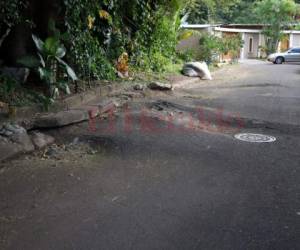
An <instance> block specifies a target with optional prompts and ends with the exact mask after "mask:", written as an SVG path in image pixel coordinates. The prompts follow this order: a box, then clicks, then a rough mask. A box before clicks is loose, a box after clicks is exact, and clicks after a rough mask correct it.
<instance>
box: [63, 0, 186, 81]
mask: <svg viewBox="0 0 300 250" xmlns="http://www.w3.org/2000/svg"><path fill="white" fill-rule="evenodd" d="M189 2H190V0H170V1H162V0H154V1H150V0H131V1H117V0H106V1H102V2H99V1H96V0H92V1H88V0H64V4H65V7H66V17H65V26H66V27H67V31H68V33H69V34H70V35H71V39H70V41H71V43H70V44H69V46H70V47H71V55H69V57H68V58H69V59H70V60H71V61H72V64H73V65H75V68H76V70H77V72H78V73H79V76H80V77H83V78H89V79H90V78H92V79H103V78H105V79H114V78H115V75H116V72H115V64H116V61H117V59H118V58H119V56H120V55H121V54H122V53H123V52H126V53H128V55H129V59H130V64H131V65H132V66H133V67H134V68H137V67H140V68H141V69H143V70H154V71H163V70H164V69H165V64H170V63H172V62H174V61H176V57H177V55H176V51H175V47H176V45H177V41H178V40H177V38H178V36H177V35H178V31H179V25H180V22H179V21H180V16H181V11H182V10H183V9H184V8H185V6H186V5H187V4H188V3H189Z"/></svg>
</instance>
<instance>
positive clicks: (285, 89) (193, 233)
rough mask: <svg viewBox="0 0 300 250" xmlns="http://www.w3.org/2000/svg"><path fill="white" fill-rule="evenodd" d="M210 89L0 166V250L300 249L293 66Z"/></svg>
mask: <svg viewBox="0 0 300 250" xmlns="http://www.w3.org/2000/svg"><path fill="white" fill-rule="evenodd" d="M213 77H214V80H213V81H200V82H199V83H194V84H192V85H189V86H183V87H181V88H177V89H175V90H174V92H173V93H165V94H160V95H159V96H157V97H155V96H154V95H152V97H151V98H146V99H145V100H140V101H134V102H132V103H129V106H128V107H127V108H128V109H127V110H126V111H124V109H121V110H120V111H119V113H118V114H117V115H116V117H115V119H110V117H108V118H107V119H103V120H100V119H96V120H95V121H94V122H95V123H93V124H91V122H89V123H88V122H87V123H81V124H77V125H73V126H69V127H64V128H60V129H57V130H52V131H45V132H46V133H49V134H51V135H52V136H54V137H55V138H56V141H57V144H58V146H57V148H52V149H51V150H49V149H48V151H47V149H46V150H45V151H44V152H38V153H34V154H32V155H25V156H21V157H20V158H18V159H14V160H11V161H9V162H6V163H4V164H3V166H2V168H0V249H12V250H13V249H22V250H27V249H28V250H29V249H30V250H33V249H55V250H58V249H172V250H174V249H204V250H210V249H216V250H217V249H218V250H220V249H222V250H223V249H228V250H229V249H230V250H233V249H243V250H244V249H251V250H252V249H270V250H271V249H272V250H275V249H278V250H283V249H284V250H292V249H295V250H296V249H300V184H299V183H300V169H299V167H300V151H299V146H300V108H299V107H300V81H299V79H300V65H299V64H283V65H273V64H270V63H266V62H263V61H256V60H253V61H244V62H242V63H241V64H239V65H233V66H226V67H224V68H222V69H220V70H218V71H216V72H215V73H214V74H213ZM145 107H147V110H146V111H145ZM199 112H200V113H201V114H202V113H203V114H204V116H203V117H202V118H201V119H200V120H199V117H198V115H199ZM160 114H161V115H160ZM220 116H222V117H223V118H220ZM182 117H185V118H186V119H182ZM195 121H196V122H195ZM170 123H172V126H170ZM198 123H199V124H198ZM191 124H193V125H191ZM195 124H196V125H195ZM92 125H93V126H94V127H91V126H92ZM247 132H249V133H259V134H265V135H270V136H274V137H276V139H277V140H276V142H273V143H249V142H243V141H239V140H237V139H235V138H234V135H235V134H236V133H247Z"/></svg>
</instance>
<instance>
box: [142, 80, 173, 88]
mask: <svg viewBox="0 0 300 250" xmlns="http://www.w3.org/2000/svg"><path fill="white" fill-rule="evenodd" d="M148 88H149V89H152V90H172V88H173V86H172V84H170V83H162V82H151V83H149V84H148Z"/></svg>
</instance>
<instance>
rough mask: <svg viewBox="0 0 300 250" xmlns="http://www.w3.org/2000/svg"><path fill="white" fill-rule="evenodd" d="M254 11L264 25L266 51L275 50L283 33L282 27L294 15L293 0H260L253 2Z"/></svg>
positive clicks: (290, 20) (294, 6) (294, 5)
mask: <svg viewBox="0 0 300 250" xmlns="http://www.w3.org/2000/svg"><path fill="white" fill-rule="evenodd" d="M255 12H256V15H257V16H258V17H260V22H261V23H262V24H264V25H265V28H264V34H265V35H266V37H267V38H268V39H267V41H268V43H267V52H268V53H272V52H275V51H276V48H277V47H278V43H279V41H280V40H281V38H282V36H283V33H282V29H283V28H284V26H286V25H288V24H289V23H290V22H292V21H293V19H294V17H295V15H296V4H295V1H294V0H261V1H257V2H256V3H255Z"/></svg>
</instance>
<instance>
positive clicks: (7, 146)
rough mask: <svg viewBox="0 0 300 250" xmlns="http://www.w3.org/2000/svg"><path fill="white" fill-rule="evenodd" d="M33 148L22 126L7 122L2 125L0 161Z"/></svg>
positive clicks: (0, 131) (0, 132)
mask: <svg viewBox="0 0 300 250" xmlns="http://www.w3.org/2000/svg"><path fill="white" fill-rule="evenodd" d="M33 150H34V145H33V143H32V141H31V139H30V137H29V135H28V134H27V131H26V130H25V129H24V128H23V127H21V126H18V125H15V124H9V123H8V124H4V125H3V126H2V128H1V129H0V161H3V160H6V159H8V158H10V157H13V156H15V155H17V154H20V153H27V152H31V151H33Z"/></svg>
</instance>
